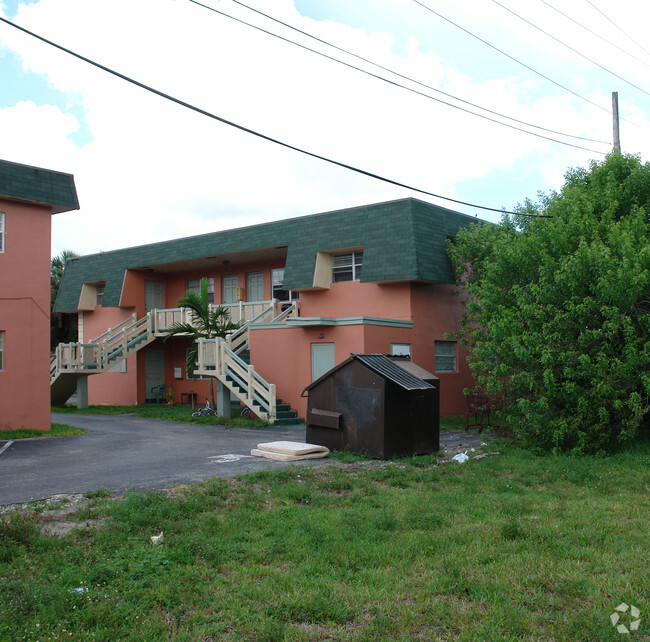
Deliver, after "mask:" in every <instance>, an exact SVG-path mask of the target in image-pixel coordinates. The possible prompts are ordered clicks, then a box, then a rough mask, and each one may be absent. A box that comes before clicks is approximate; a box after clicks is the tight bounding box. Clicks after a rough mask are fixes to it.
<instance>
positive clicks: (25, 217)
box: [0, 201, 52, 430]
mask: <svg viewBox="0 0 650 642" xmlns="http://www.w3.org/2000/svg"><path fill="white" fill-rule="evenodd" d="M0 212H3V213H4V214H5V235H6V236H5V248H4V252H3V253H2V254H0V330H1V331H4V332H5V335H4V355H3V362H4V363H3V369H2V371H0V430H17V429H19V428H29V429H35V430H49V429H50V422H51V419H50V379H49V361H50V245H51V240H50V226H51V216H52V214H51V211H50V209H49V208H45V207H37V206H33V205H26V204H22V203H11V202H8V201H0Z"/></svg>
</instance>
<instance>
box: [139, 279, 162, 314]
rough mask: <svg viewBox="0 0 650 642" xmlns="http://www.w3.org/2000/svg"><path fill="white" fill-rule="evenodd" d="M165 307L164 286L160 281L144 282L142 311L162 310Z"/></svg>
mask: <svg viewBox="0 0 650 642" xmlns="http://www.w3.org/2000/svg"><path fill="white" fill-rule="evenodd" d="M164 307H165V284H164V283H160V281H145V282H144V311H145V312H150V311H151V310H156V309H162V308H164Z"/></svg>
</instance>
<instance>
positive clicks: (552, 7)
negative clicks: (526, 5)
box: [539, 0, 650, 67]
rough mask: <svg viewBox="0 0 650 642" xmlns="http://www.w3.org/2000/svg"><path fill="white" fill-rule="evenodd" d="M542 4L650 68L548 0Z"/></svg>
mask: <svg viewBox="0 0 650 642" xmlns="http://www.w3.org/2000/svg"><path fill="white" fill-rule="evenodd" d="M539 1H540V2H541V3H542V4H545V5H546V6H547V7H549V8H550V9H553V11H555V12H557V13H559V14H560V15H561V16H564V17H565V18H566V19H567V20H570V21H571V22H573V24H576V25H578V27H580V28H581V29H584V30H585V31H587V32H589V33H590V34H591V35H592V36H596V38H598V39H599V40H602V41H603V42H606V43H607V44H608V45H609V46H610V47H614V49H618V50H619V51H620V52H621V53H624V54H625V55H626V56H630V58H634V60H636V61H637V62H640V63H641V64H642V65H645V66H646V67H650V63H647V62H645V61H644V60H641V58H637V57H636V56H635V55H634V54H633V53H630V52H629V51H626V50H625V49H623V47H619V46H618V45H617V44H616V43H615V42H612V41H611V40H607V38H605V37H604V36H601V35H600V34H599V33H596V32H595V31H593V29H590V28H589V27H586V26H585V25H583V24H582V23H581V22H579V21H578V20H576V19H575V18H572V17H571V16H570V15H568V14H566V13H564V11H562V10H561V9H558V8H557V7H554V6H553V5H552V4H551V3H550V2H547V1H546V0H539Z"/></svg>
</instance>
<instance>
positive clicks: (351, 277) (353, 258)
mask: <svg viewBox="0 0 650 642" xmlns="http://www.w3.org/2000/svg"><path fill="white" fill-rule="evenodd" d="M362 262H363V251H362V250H357V251H355V252H346V253H345V254H333V255H332V281H333V282H334V283H340V282H342V281H359V280H360V279H361V263H362Z"/></svg>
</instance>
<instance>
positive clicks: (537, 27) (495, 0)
mask: <svg viewBox="0 0 650 642" xmlns="http://www.w3.org/2000/svg"><path fill="white" fill-rule="evenodd" d="M492 2H494V4H496V5H498V6H499V7H501V8H502V9H504V10H505V11H507V12H508V13H511V14H512V15H513V16H515V17H516V18H519V20H521V21H523V22H525V23H526V24H527V25H530V26H531V27H533V29H537V31H539V32H541V33H543V34H544V35H545V36H548V37H549V38H551V39H552V40H555V42H557V43H558V44H560V45H562V46H563V47H566V48H567V49H568V50H569V51H573V53H574V54H576V55H578V56H580V57H582V58H584V59H585V60H587V61H588V62H590V63H591V64H592V65H596V67H599V68H600V69H602V70H603V71H606V72H607V73H608V74H611V75H612V76H614V77H615V78H618V79H619V80H621V81H623V82H624V83H626V84H628V85H630V87H634V89H637V90H638V91H640V92H642V93H644V94H646V96H650V92H648V91H646V90H645V89H643V87H639V86H638V85H635V84H634V83H633V82H630V81H629V80H627V79H626V78H623V76H619V74H617V73H616V72H614V71H612V70H611V69H608V68H607V67H605V65H601V64H600V63H599V62H596V61H595V60H594V59H593V58H590V57H589V56H586V55H585V54H583V53H582V52H580V51H578V50H577V49H575V48H574V47H572V46H571V45H568V44H567V43H566V42H563V41H562V40H560V39H559V38H556V37H555V36H554V35H552V34H550V33H549V32H548V31H545V30H544V29H542V28H541V27H540V26H538V25H536V24H535V23H534V22H531V21H530V20H527V19H526V18H524V17H523V16H521V15H519V14H518V13H517V12H516V11H513V10H512V9H510V7H506V6H505V5H504V4H501V3H500V2H499V0H492Z"/></svg>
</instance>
